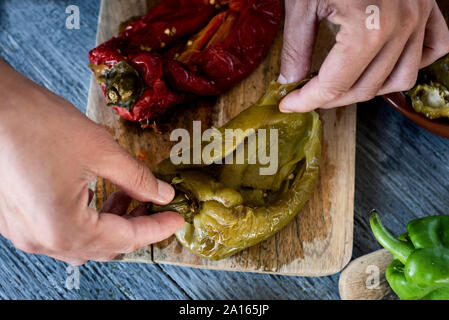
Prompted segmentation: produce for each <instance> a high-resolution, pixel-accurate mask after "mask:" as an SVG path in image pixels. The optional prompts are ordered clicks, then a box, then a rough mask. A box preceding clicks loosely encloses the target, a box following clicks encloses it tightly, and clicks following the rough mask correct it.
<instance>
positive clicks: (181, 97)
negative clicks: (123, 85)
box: [89, 0, 282, 121]
mask: <svg viewBox="0 0 449 320" xmlns="http://www.w3.org/2000/svg"><path fill="white" fill-rule="evenodd" d="M281 11H282V7H281V2H280V0H215V1H214V0H212V1H211V0H207V1H205V0H163V1H161V2H160V3H159V4H158V5H156V6H155V7H154V8H153V9H152V10H150V12H149V13H148V14H147V15H145V16H144V17H142V18H140V19H139V20H137V21H135V22H132V23H130V24H129V25H128V26H127V27H126V28H125V30H124V31H123V32H122V33H121V34H120V35H119V36H117V37H114V38H112V39H111V40H109V41H107V42H105V43H103V44H101V45H100V46H98V47H97V48H95V49H93V50H92V51H91V52H89V60H90V64H91V68H93V67H95V66H106V67H107V68H112V67H113V66H114V65H116V64H117V63H118V62H120V61H122V60H126V62H127V63H128V64H129V65H130V66H132V67H133V68H135V69H136V70H137V71H138V72H139V74H140V76H141V77H142V79H143V82H144V84H145V89H144V90H143V93H142V95H141V97H140V99H139V100H138V101H137V102H136V103H135V104H134V105H133V107H132V108H128V109H125V108H122V107H120V106H114V109H115V110H116V111H117V112H118V113H119V114H120V115H121V116H122V117H123V118H125V119H127V120H131V121H143V120H147V119H151V120H154V119H157V118H159V117H161V116H162V115H164V114H165V113H166V112H167V110H169V109H170V108H172V107H174V106H176V105H179V104H181V103H183V102H185V101H187V100H189V99H191V98H193V97H195V96H201V95H218V94H221V93H223V92H225V91H227V90H229V89H230V88H231V87H232V86H233V85H235V84H236V83H238V82H239V81H241V80H242V79H243V78H245V77H246V76H247V75H248V74H249V73H251V72H252V71H253V70H254V69H255V68H256V67H257V66H258V65H259V64H260V63H261V61H262V60H263V58H264V57H265V56H266V55H267V53H268V50H269V48H270V46H271V44H272V42H273V40H274V38H275V36H276V34H277V31H278V29H279V24H280V19H281ZM189 38H190V40H188V39H189ZM107 68H106V69H107ZM101 86H102V88H103V90H104V91H105V94H106V87H105V84H104V83H101Z"/></svg>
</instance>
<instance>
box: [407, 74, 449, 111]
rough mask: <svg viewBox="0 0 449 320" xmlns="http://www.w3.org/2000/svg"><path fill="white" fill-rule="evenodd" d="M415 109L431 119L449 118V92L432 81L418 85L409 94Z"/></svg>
mask: <svg viewBox="0 0 449 320" xmlns="http://www.w3.org/2000/svg"><path fill="white" fill-rule="evenodd" d="M409 96H410V98H411V99H412V104H413V109H415V111H416V112H419V113H422V114H424V115H425V116H426V117H427V118H429V119H438V118H443V117H446V118H449V90H448V89H447V87H445V86H444V85H442V84H440V83H438V82H433V81H431V82H430V83H428V84H420V85H417V86H416V87H415V88H414V89H413V90H411V91H410V92H409Z"/></svg>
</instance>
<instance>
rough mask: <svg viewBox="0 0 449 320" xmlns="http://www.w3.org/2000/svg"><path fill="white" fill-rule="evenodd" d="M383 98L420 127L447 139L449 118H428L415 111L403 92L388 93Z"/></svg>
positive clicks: (448, 136)
mask: <svg viewBox="0 0 449 320" xmlns="http://www.w3.org/2000/svg"><path fill="white" fill-rule="evenodd" d="M383 98H384V99H385V100H386V101H387V102H388V104H389V105H390V106H392V107H393V108H394V109H396V110H397V111H399V112H400V113H402V114H403V115H404V116H406V117H407V118H409V119H410V120H411V121H413V122H414V123H415V124H417V125H418V126H420V127H421V128H423V129H425V130H427V131H429V132H431V133H433V134H436V135H438V136H440V137H444V138H447V139H449V120H443V119H441V120H440V119H438V120H430V119H428V118H426V117H425V116H424V115H422V114H420V113H418V112H416V111H415V110H414V109H413V107H412V105H411V101H410V100H409V99H408V98H407V96H406V95H405V94H404V93H403V92H395V93H390V94H387V95H384V96H383Z"/></svg>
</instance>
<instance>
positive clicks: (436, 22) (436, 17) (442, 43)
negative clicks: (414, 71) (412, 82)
mask: <svg viewBox="0 0 449 320" xmlns="http://www.w3.org/2000/svg"><path fill="white" fill-rule="evenodd" d="M448 52H449V30H448V27H447V24H446V21H445V20H444V17H443V15H442V13H441V11H440V9H439V8H438V5H437V4H436V3H435V4H434V6H433V9H432V11H431V13H430V17H429V20H428V22H427V26H426V35H425V40H424V51H423V54H422V61H421V65H420V67H421V68H423V67H426V66H428V65H430V64H432V63H433V62H434V61H436V60H438V59H439V58H441V57H442V56H444V55H445V54H447V53H448Z"/></svg>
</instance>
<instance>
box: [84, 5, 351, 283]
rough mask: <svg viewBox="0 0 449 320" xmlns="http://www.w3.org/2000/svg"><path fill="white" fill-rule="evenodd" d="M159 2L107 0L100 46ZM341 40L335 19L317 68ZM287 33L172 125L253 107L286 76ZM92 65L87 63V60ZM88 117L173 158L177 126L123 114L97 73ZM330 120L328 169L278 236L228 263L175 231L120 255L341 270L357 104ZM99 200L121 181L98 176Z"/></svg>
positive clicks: (143, 154)
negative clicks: (132, 120) (190, 246)
mask: <svg viewBox="0 0 449 320" xmlns="http://www.w3.org/2000/svg"><path fill="white" fill-rule="evenodd" d="M155 2H156V1H154V0H153V1H151V0H150V1H145V0H107V1H102V4H101V11H100V17H99V23H98V34H97V44H100V43H102V42H104V41H106V40H108V39H110V38H111V37H112V36H114V35H116V34H117V32H118V27H119V25H120V23H121V22H123V21H125V20H127V19H128V18H130V17H132V16H136V15H143V14H145V13H146V12H147V11H148V9H149V8H150V7H151V6H152V5H154V3H155ZM332 44H333V33H332V32H331V31H330V29H329V27H328V26H327V25H323V26H322V28H321V31H320V36H319V41H318V43H317V47H316V50H315V51H316V54H315V59H314V69H315V70H317V69H318V68H317V66H319V65H320V64H321V62H322V60H323V58H324V57H325V56H326V55H327V52H328V50H329V48H330V47H331V46H332ZM281 47H282V32H279V35H278V37H277V39H276V40H275V42H274V45H273V47H272V49H271V51H270V53H269V55H268V57H267V58H266V59H265V60H264V62H263V63H262V64H261V65H260V66H259V67H258V68H257V70H256V71H254V72H253V73H252V74H251V75H250V76H249V77H247V78H246V79H245V80H244V81H242V82H241V83H240V84H238V85H237V86H236V87H235V88H233V89H232V90H231V91H229V92H228V93H226V94H224V95H222V96H221V97H219V98H218V99H217V100H216V101H212V102H211V101H209V102H208V103H201V104H198V105H196V106H190V107H189V106H185V107H182V108H178V111H176V113H175V114H174V116H173V117H172V118H171V123H169V125H168V127H169V129H175V128H186V129H188V130H191V128H192V121H193V120H200V121H202V129H203V130H204V129H207V128H208V127H210V126H211V125H215V126H220V125H222V124H224V123H225V122H227V121H228V120H229V119H231V118H232V117H234V116H236V115H237V114H238V113H239V112H241V111H242V110H244V109H245V108H247V107H249V106H250V105H251V104H252V103H253V102H255V101H256V100H257V99H258V98H259V97H260V96H261V95H262V94H263V93H264V91H265V90H266V88H267V87H268V84H269V83H270V82H271V81H272V80H274V79H277V76H278V74H279V65H280V54H281ZM86 67H87V66H86ZM87 115H88V117H89V118H90V119H92V120H93V121H95V122H97V123H100V124H102V125H103V126H105V127H106V128H107V129H108V130H109V132H110V133H111V134H112V135H113V136H114V137H115V139H116V140H117V141H118V143H119V144H120V145H122V146H123V147H124V148H125V149H127V150H128V151H129V152H130V153H131V154H133V155H134V156H136V158H137V159H139V160H141V161H143V162H145V163H146V164H147V165H148V166H149V167H150V168H152V167H154V166H155V165H156V164H157V163H158V162H159V161H161V160H163V159H164V158H166V157H168V155H169V152H170V147H171V146H172V143H171V142H170V140H169V132H168V133H165V134H157V133H155V132H153V131H152V130H148V129H147V130H142V129H140V128H139V126H138V125H132V124H129V123H125V122H124V121H123V120H120V119H119V117H118V116H117V115H116V114H115V112H114V111H113V109H111V108H110V107H107V106H106V101H105V99H104V97H103V94H102V92H101V90H100V87H99V86H98V84H97V83H96V82H95V81H94V79H92V82H91V87H90V93H89V100H88V106H87ZM320 116H321V120H322V122H323V155H322V166H321V175H320V178H319V180H318V183H317V186H316V189H315V192H314V194H313V196H312V198H311V199H310V201H309V202H308V204H307V205H306V206H305V207H304V208H303V210H301V212H299V213H298V215H297V217H296V218H295V219H294V220H293V221H292V222H291V223H290V224H289V225H287V226H286V227H285V228H284V229H283V230H281V231H280V232H279V233H277V234H276V235H274V236H273V237H272V238H270V239H268V240H266V241H264V242H262V243H260V244H259V245H256V246H254V247H252V248H249V249H247V250H244V251H242V252H241V253H238V254H236V255H234V256H233V257H230V258H227V259H224V260H221V261H207V260H203V259H201V258H199V257H197V256H196V255H194V254H192V253H190V252H188V251H187V250H186V249H184V248H183V247H182V246H181V245H180V244H179V243H178V242H177V240H176V239H175V238H174V237H171V238H170V239H167V240H165V241H163V242H162V243H159V244H155V245H153V246H148V247H147V248H144V249H141V250H138V251H137V252H135V253H133V254H130V255H125V256H120V257H118V259H119V260H122V261H133V262H147V263H151V262H154V263H166V264H177V265H184V266H190V267H201V268H211V269H220V270H237V271H249V272H270V273H278V274H286V275H303V276H306V275H307V276H320V275H321V276H322V275H328V274H334V273H337V272H339V271H340V270H341V269H342V268H343V267H344V266H345V265H346V264H347V263H348V262H349V260H350V258H351V252H352V232H353V206H354V167H355V127H356V108H355V105H353V106H349V107H345V108H339V109H335V110H328V111H322V112H320ZM92 187H95V206H96V207H97V208H100V207H101V206H102V204H103V201H104V200H105V199H106V197H107V196H108V195H109V194H111V193H112V192H113V191H114V190H116V187H115V186H114V185H112V184H110V183H109V182H107V181H104V180H103V179H97V181H96V185H93V186H92Z"/></svg>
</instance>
